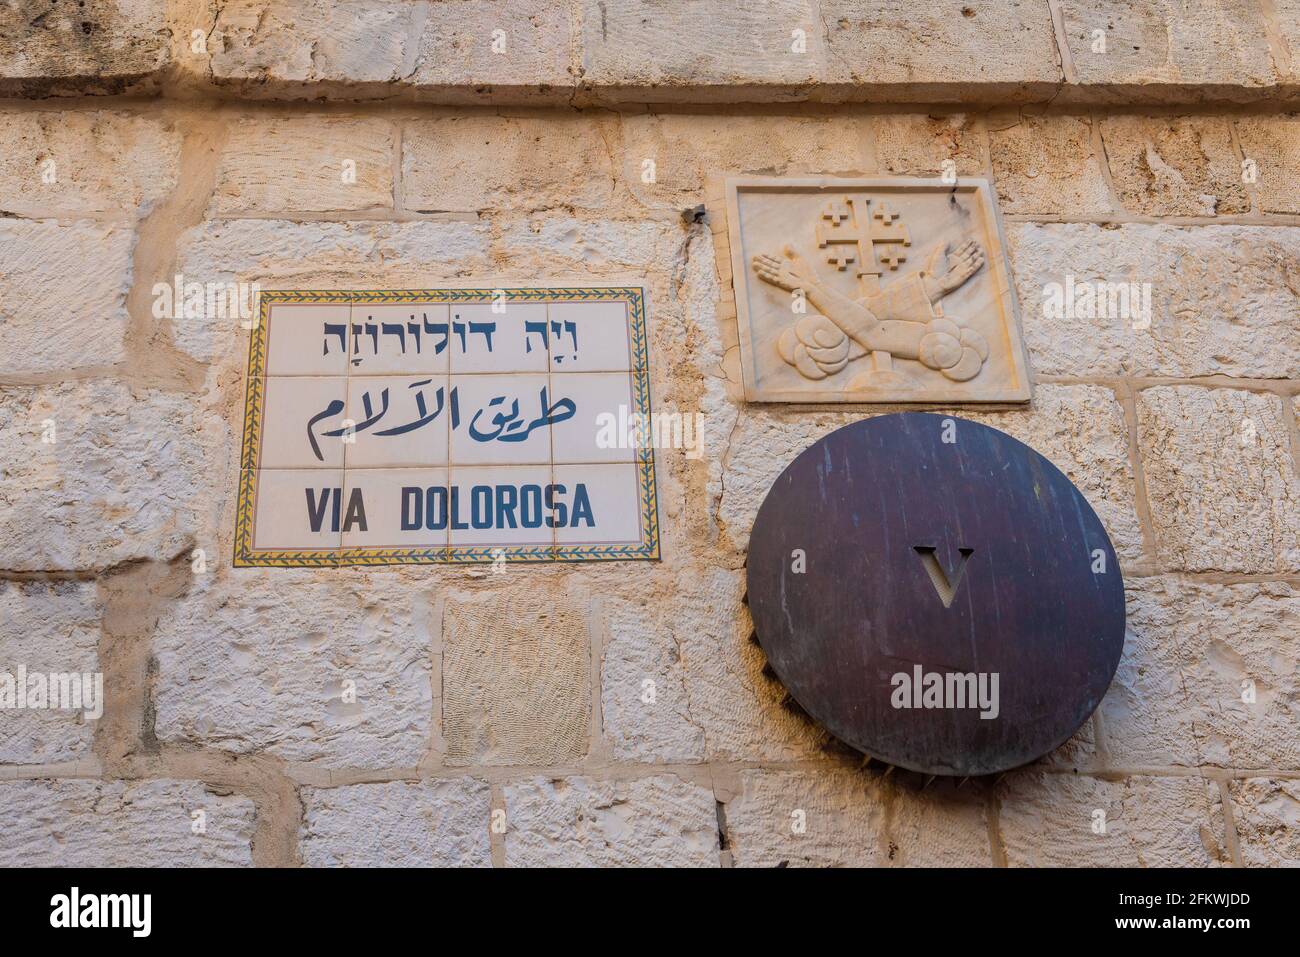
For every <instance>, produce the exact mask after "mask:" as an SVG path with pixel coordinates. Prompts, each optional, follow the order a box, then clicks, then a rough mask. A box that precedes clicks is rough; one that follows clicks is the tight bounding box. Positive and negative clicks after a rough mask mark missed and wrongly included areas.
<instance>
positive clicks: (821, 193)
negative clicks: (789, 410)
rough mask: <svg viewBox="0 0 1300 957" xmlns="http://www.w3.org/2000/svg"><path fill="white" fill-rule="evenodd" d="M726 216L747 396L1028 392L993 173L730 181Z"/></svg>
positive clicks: (993, 397)
mask: <svg viewBox="0 0 1300 957" xmlns="http://www.w3.org/2000/svg"><path fill="white" fill-rule="evenodd" d="M727 219H728V229H729V234H730V240H731V255H732V267H733V275H734V283H735V291H736V311H737V316H738V319H739V324H740V346H741V360H742V361H741V368H742V376H743V379H744V385H745V397H746V398H747V399H749V400H750V401H754V402H1023V401H1027V400H1028V399H1029V388H1030V387H1029V376H1028V372H1027V368H1026V365H1025V358H1024V355H1025V354H1024V349H1023V347H1022V345H1021V341H1020V328H1019V317H1018V307H1017V305H1016V297H1015V291H1014V287H1013V285H1012V283H1011V277H1010V272H1009V270H1008V267H1007V262H1006V254H1005V251H1004V243H1003V237H1002V228H1001V222H1000V219H999V216H998V212H997V207H996V204H995V202H994V199H993V193H992V190H991V189H990V188H989V184H988V182H987V181H986V180H982V179H964V178H963V179H957V180H955V181H954V182H952V183H945V182H943V181H942V180H930V179H910V178H903V177H895V178H888V179H836V178H831V177H814V178H786V177H745V178H739V179H730V180H728V181H727Z"/></svg>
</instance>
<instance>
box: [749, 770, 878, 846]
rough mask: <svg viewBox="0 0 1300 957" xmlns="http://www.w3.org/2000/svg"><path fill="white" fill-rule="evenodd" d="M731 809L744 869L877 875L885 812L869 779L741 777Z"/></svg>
mask: <svg viewBox="0 0 1300 957" xmlns="http://www.w3.org/2000/svg"><path fill="white" fill-rule="evenodd" d="M740 781H741V793H740V794H739V795H738V796H737V797H735V798H734V799H732V800H731V801H730V802H728V804H727V806H726V819H727V841H728V845H729V846H730V847H731V853H732V859H733V860H734V861H735V863H736V865H737V866H738V867H790V866H803V867H835V866H850V867H879V866H883V865H884V864H885V863H886V861H887V860H888V851H887V850H886V847H885V842H884V841H883V839H882V837H883V832H884V827H885V808H884V803H883V802H882V801H881V800H880V791H879V787H878V784H877V781H876V779H875V777H874V776H872V775H871V774H868V773H866V772H856V773H854V772H834V771H832V770H830V769H824V770H819V771H818V772H817V773H801V772H790V771H759V770H753V771H742V772H741V773H740Z"/></svg>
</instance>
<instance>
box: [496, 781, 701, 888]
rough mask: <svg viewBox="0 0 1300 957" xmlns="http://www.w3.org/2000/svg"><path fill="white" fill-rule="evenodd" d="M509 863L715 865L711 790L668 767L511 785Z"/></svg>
mask: <svg viewBox="0 0 1300 957" xmlns="http://www.w3.org/2000/svg"><path fill="white" fill-rule="evenodd" d="M505 797H506V834H505V844H506V865H507V866H509V867H716V866H718V819H717V814H716V810H715V803H714V799H713V794H712V792H710V791H709V790H708V789H707V788H703V787H700V786H699V785H697V784H689V783H687V782H685V781H682V780H681V779H679V778H676V777H672V776H670V775H663V776H660V777H651V778H641V779H638V780H633V781H598V780H594V779H592V778H586V777H572V778H560V779H556V780H547V779H545V778H533V779H531V780H528V781H521V782H518V783H516V784H507V785H506V786H505Z"/></svg>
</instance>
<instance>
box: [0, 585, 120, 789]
mask: <svg viewBox="0 0 1300 957" xmlns="http://www.w3.org/2000/svg"><path fill="white" fill-rule="evenodd" d="M102 614H103V606H102V603H101V602H100V601H99V599H98V597H97V595H96V589H95V583H94V582H78V581H0V622H3V626H2V627H0V674H7V675H9V676H10V679H11V680H12V681H14V682H15V684H14V686H13V687H12V690H13V692H14V695H15V700H14V701H12V702H9V703H8V704H7V707H6V710H5V711H4V712H3V718H2V719H0V720H3V723H4V734H3V735H2V736H0V764H55V763H57V762H62V761H76V760H78V759H80V758H86V757H89V756H90V747H91V744H92V743H93V741H94V736H95V721H96V720H97V717H96V714H95V712H96V711H98V712H99V713H100V714H102V712H103V707H104V699H103V685H102V679H101V683H100V684H99V686H98V691H97V690H96V685H95V683H94V675H95V674H96V673H97V672H99V623H100V617H101V616H102ZM20 665H21V666H22V667H24V668H26V670H27V676H28V681H27V686H28V688H29V689H30V688H31V687H32V683H31V677H30V676H31V674H32V673H33V672H38V673H39V674H40V675H41V679H40V680H38V685H37V686H38V687H39V686H42V685H45V684H46V682H48V681H49V679H50V676H51V675H63V674H71V673H76V674H77V675H78V676H86V677H88V678H90V681H88V682H85V681H84V680H83V679H82V678H81V677H79V678H78V686H79V687H85V686H88V688H89V691H90V692H91V695H92V696H93V700H92V699H88V698H86V697H84V692H82V695H83V697H80V698H79V699H78V700H77V701H65V700H64V699H63V698H62V697H61V695H62V686H60V688H59V694H60V699H59V702H58V703H60V704H79V705H81V707H77V708H62V707H60V708H53V707H50V708H47V707H40V708H33V707H30V706H29V707H27V708H24V709H21V710H9V709H10V708H13V707H14V706H15V705H16V703H17V693H18V690H17V680H18V677H19V673H18V668H19V666H20ZM5 683H6V681H5V679H4V678H3V677H0V686H3V685H4V684H5ZM28 700H29V701H30V698H29V699H28ZM55 703H56V702H54V701H53V700H51V697H50V696H49V695H48V694H47V696H46V697H45V699H44V704H51V705H52V704H55ZM87 705H90V706H92V710H91V711H90V713H87V708H86V707H85V706H87Z"/></svg>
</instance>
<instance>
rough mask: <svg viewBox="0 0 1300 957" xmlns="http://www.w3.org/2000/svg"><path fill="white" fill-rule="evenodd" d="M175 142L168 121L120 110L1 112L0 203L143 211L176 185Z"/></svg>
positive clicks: (41, 210) (27, 212)
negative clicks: (125, 112)
mask: <svg viewBox="0 0 1300 957" xmlns="http://www.w3.org/2000/svg"><path fill="white" fill-rule="evenodd" d="M180 140H181V137H180V134H179V132H178V131H177V130H176V128H175V127H174V126H173V125H172V124H170V123H168V122H165V121H159V120H155V119H149V118H144V117H137V116H130V115H128V114H123V113H110V112H107V111H94V112H85V113H82V112H72V111H66V110H65V111H60V112H54V111H50V112H44V111H41V112H24V113H0V197H3V198H2V199H0V208H3V211H4V212H8V213H15V214H17V215H19V216H30V217H40V216H51V217H52V216H63V217H71V216H77V215H82V214H85V213H106V212H112V211H115V210H122V211H126V212H132V213H139V214H141V215H143V214H145V213H147V212H148V211H149V209H150V208H151V207H152V206H153V204H154V203H155V202H157V201H158V200H159V199H161V198H162V197H163V196H165V195H167V193H168V192H170V191H171V189H172V188H173V187H174V186H175V185H176V164H177V162H178V160H179V158H180Z"/></svg>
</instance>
